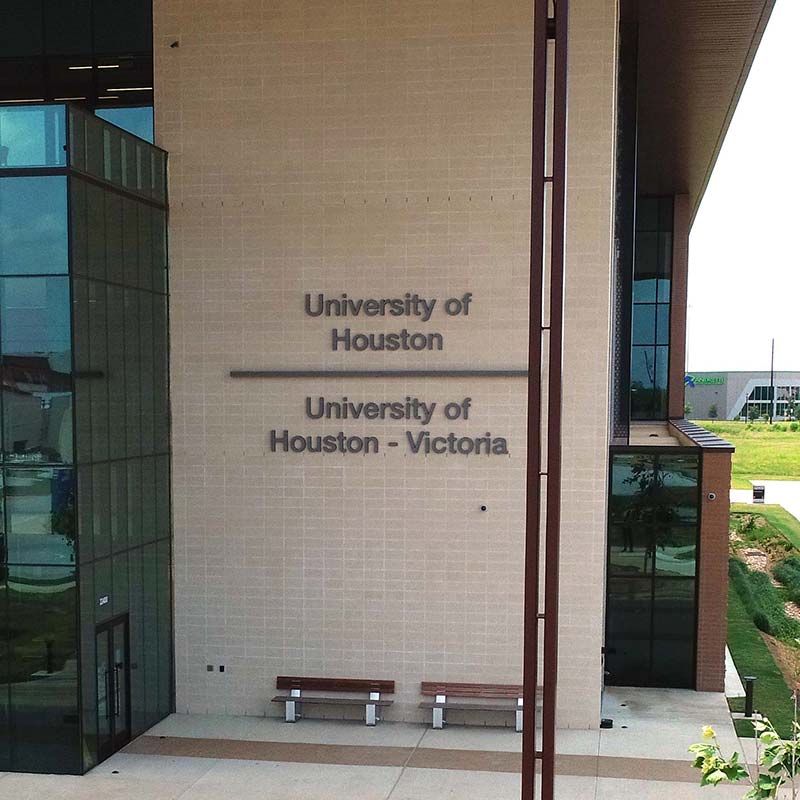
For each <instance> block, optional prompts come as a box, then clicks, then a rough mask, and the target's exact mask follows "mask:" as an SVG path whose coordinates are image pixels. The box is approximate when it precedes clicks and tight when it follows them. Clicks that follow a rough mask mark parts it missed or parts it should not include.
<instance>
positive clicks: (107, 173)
mask: <svg viewBox="0 0 800 800" xmlns="http://www.w3.org/2000/svg"><path fill="white" fill-rule="evenodd" d="M121 143H122V136H121V134H120V131H118V130H116V129H115V128H111V127H109V126H107V125H104V126H103V177H104V178H105V179H106V180H107V181H111V183H116V184H118V185H119V184H121V183H122V164H121V155H120V148H121Z"/></svg>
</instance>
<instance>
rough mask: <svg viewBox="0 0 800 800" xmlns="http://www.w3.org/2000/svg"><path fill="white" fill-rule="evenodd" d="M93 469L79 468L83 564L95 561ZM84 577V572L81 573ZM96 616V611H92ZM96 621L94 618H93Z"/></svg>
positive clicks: (88, 467)
mask: <svg viewBox="0 0 800 800" xmlns="http://www.w3.org/2000/svg"><path fill="white" fill-rule="evenodd" d="M92 495H93V493H92V467H91V466H90V465H85V466H79V467H78V500H77V507H78V556H79V559H80V563H81V564H87V563H88V562H90V561H93V560H94V542H93V539H94V533H93V528H94V513H93V511H92ZM81 577H83V571H81ZM92 614H94V611H92ZM92 619H94V617H92Z"/></svg>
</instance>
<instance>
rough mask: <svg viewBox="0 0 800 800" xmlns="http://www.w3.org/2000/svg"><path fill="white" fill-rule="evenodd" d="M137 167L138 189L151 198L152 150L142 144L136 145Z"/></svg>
mask: <svg viewBox="0 0 800 800" xmlns="http://www.w3.org/2000/svg"><path fill="white" fill-rule="evenodd" d="M136 167H137V169H138V173H139V180H138V184H137V185H138V188H139V190H140V191H141V192H142V193H143V194H145V195H148V196H149V195H150V194H151V193H152V191H151V188H150V186H151V184H152V177H151V173H152V166H151V164H150V148H149V147H148V146H147V145H146V144H142V143H140V142H137V144H136Z"/></svg>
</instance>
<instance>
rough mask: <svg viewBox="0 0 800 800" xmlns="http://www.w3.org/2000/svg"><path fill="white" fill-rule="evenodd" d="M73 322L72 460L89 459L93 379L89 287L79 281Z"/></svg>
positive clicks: (74, 288)
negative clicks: (73, 434)
mask: <svg viewBox="0 0 800 800" xmlns="http://www.w3.org/2000/svg"><path fill="white" fill-rule="evenodd" d="M72 308H73V312H72V320H73V330H74V342H75V355H74V359H75V380H74V392H75V401H74V402H75V426H76V431H75V457H76V458H77V460H78V463H86V462H87V461H91V460H92V422H91V420H92V378H90V377H88V373H89V371H90V369H91V362H90V358H89V286H88V284H87V282H86V281H85V280H83V279H82V278H75V279H74V280H73V283H72Z"/></svg>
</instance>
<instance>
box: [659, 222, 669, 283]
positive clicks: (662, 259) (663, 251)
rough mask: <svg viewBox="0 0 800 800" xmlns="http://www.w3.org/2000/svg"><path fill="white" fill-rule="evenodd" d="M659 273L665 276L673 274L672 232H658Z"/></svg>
mask: <svg viewBox="0 0 800 800" xmlns="http://www.w3.org/2000/svg"><path fill="white" fill-rule="evenodd" d="M658 274H659V275H663V276H665V277H670V276H671V275H672V234H671V233H659V234H658Z"/></svg>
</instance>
